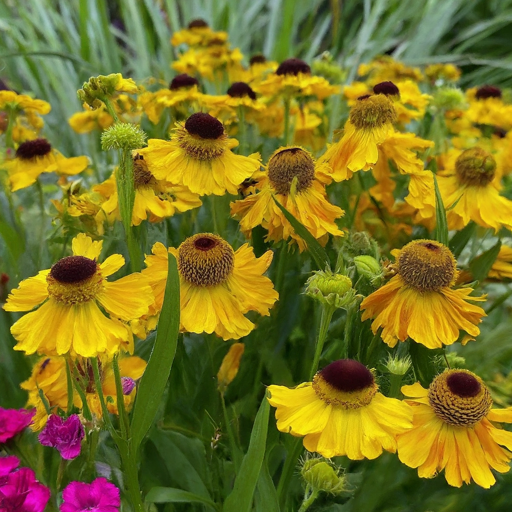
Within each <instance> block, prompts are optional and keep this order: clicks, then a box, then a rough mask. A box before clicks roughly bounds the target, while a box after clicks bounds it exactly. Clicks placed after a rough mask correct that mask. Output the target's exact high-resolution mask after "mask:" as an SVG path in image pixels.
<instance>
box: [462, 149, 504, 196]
mask: <svg viewBox="0 0 512 512" xmlns="http://www.w3.org/2000/svg"><path fill="white" fill-rule="evenodd" d="M455 171H456V173H457V176H458V178H459V180H460V181H461V182H462V183H464V184H465V185H474V186H483V187H484V186H485V185H487V184H489V183H490V182H491V181H492V180H493V179H494V176H495V174H496V160H495V159H494V157H493V156H492V155H491V154H490V153H488V152H487V151H485V150H483V149H482V148H478V147H476V148H471V149H466V151H463V152H462V153H461V154H460V156H459V158H457V161H456V162H455Z"/></svg>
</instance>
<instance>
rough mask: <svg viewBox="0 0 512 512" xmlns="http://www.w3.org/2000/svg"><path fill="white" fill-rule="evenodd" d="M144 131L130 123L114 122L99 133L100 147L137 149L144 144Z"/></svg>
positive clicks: (104, 148)
mask: <svg viewBox="0 0 512 512" xmlns="http://www.w3.org/2000/svg"><path fill="white" fill-rule="evenodd" d="M146 138H147V136H146V133H145V132H144V131H143V130H141V129H140V128H139V127H138V126H135V125H134V124H130V123H115V124H113V125H112V126H111V127H110V128H107V129H106V130H105V131H104V132H103V134H102V135H101V147H102V148H103V150H105V151H106V150H108V149H124V150H132V149H139V148H141V147H143V146H145V145H146Z"/></svg>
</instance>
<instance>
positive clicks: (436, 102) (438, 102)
mask: <svg viewBox="0 0 512 512" xmlns="http://www.w3.org/2000/svg"><path fill="white" fill-rule="evenodd" d="M432 105H433V106H434V107H437V108H438V109H440V110H465V109H466V108H467V103H466V98H465V96H464V93H463V92H462V91H461V90H460V89H457V88H456V87H441V88H439V89H438V90H437V91H436V92H435V94H434V99H433V100H432Z"/></svg>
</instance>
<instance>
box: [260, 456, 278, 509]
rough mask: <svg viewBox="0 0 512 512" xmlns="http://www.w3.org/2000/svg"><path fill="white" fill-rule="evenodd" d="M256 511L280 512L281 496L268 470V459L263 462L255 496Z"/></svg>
mask: <svg viewBox="0 0 512 512" xmlns="http://www.w3.org/2000/svg"><path fill="white" fill-rule="evenodd" d="M254 503H255V512H279V511H280V507H279V498H278V497H277V491H276V488H275V485H274V482H273V481H272V478H271V477H270V473H269V472H268V466H267V461H264V462H263V465H262V466H261V471H260V477H259V479H258V485H257V488H256V496H255V497H254Z"/></svg>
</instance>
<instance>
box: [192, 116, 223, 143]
mask: <svg viewBox="0 0 512 512" xmlns="http://www.w3.org/2000/svg"><path fill="white" fill-rule="evenodd" d="M185 129H186V130H187V132H188V133H190V134H191V135H198V136H199V137H201V138H202V139H218V138H219V137H221V136H222V135H223V134H224V126H223V125H222V123H221V122H220V121H219V120H218V119H216V118H215V117H213V116H211V115H210V114H204V113H202V112H198V113H197V114H192V115H191V116H190V117H189V118H188V119H187V121H186V122H185Z"/></svg>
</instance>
